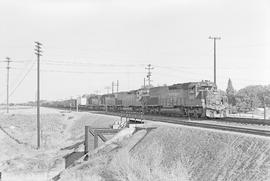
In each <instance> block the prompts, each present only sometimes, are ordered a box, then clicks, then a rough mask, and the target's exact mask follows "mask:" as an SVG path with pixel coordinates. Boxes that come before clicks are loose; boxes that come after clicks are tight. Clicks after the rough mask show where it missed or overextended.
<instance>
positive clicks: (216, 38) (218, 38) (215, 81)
mask: <svg viewBox="0 0 270 181" xmlns="http://www.w3.org/2000/svg"><path fill="white" fill-rule="evenodd" d="M209 39H211V40H214V83H215V85H216V86H217V78H216V73H217V72H216V69H217V65H216V40H220V39H221V38H220V37H211V36H209Z"/></svg>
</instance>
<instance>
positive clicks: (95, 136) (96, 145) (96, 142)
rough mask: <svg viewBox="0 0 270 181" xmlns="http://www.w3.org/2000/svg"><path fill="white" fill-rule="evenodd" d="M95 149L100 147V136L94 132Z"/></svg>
mask: <svg viewBox="0 0 270 181" xmlns="http://www.w3.org/2000/svg"><path fill="white" fill-rule="evenodd" d="M94 133H95V135H94V149H96V148H97V147H98V134H97V133H96V132H95V131H94Z"/></svg>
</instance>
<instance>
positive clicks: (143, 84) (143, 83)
mask: <svg viewBox="0 0 270 181" xmlns="http://www.w3.org/2000/svg"><path fill="white" fill-rule="evenodd" d="M143 88H144V89H145V78H143Z"/></svg>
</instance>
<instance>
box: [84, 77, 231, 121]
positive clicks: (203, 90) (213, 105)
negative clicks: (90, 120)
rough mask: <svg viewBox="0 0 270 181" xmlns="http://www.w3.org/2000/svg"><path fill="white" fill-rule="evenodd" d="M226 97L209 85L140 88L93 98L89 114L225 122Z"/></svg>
mask: <svg viewBox="0 0 270 181" xmlns="http://www.w3.org/2000/svg"><path fill="white" fill-rule="evenodd" d="M227 102H228V101H227V97H226V95H225V94H222V92H220V91H218V90H217V87H216V85H215V84H214V83H213V82H210V81H201V82H188V83H179V84H173V85H170V86H167V85H165V86H159V87H150V88H141V89H138V90H132V91H125V92H118V93H113V94H104V95H90V96H88V97H87V101H86V104H85V105H80V107H82V108H84V109H89V110H107V111H127V110H130V111H134V112H143V113H146V114H147V113H151V114H162V115H175V116H189V117H209V118H222V117H226V115H227V107H228V104H227Z"/></svg>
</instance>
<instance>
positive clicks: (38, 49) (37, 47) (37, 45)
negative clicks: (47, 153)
mask: <svg viewBox="0 0 270 181" xmlns="http://www.w3.org/2000/svg"><path fill="white" fill-rule="evenodd" d="M41 46H42V44H41V43H40V42H35V54H36V55H37V149H39V148H40V65H39V63H40V56H42V55H41V52H42V51H41Z"/></svg>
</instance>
